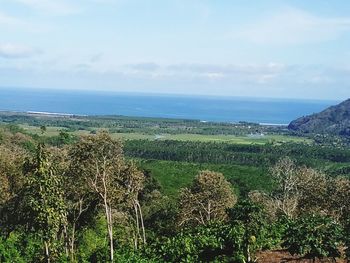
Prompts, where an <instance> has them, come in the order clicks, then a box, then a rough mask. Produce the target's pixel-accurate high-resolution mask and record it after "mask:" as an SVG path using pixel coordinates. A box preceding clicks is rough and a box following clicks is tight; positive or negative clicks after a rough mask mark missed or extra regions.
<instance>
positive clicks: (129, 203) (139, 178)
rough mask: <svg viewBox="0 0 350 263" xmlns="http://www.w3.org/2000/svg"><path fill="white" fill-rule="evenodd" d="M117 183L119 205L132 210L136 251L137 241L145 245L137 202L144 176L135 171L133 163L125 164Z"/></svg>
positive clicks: (142, 223)
mask: <svg viewBox="0 0 350 263" xmlns="http://www.w3.org/2000/svg"><path fill="white" fill-rule="evenodd" d="M118 182H119V185H120V188H121V189H122V191H123V200H122V202H121V203H122V204H123V206H124V207H126V208H127V209H130V208H132V210H133V212H130V213H129V215H133V216H132V217H133V219H134V221H135V228H136V231H135V232H136V233H135V235H134V247H135V249H137V248H138V240H141V241H142V242H143V244H146V232H145V226H144V219H143V213H142V209H141V204H140V201H139V195H140V193H141V191H142V189H143V187H144V182H145V176H144V174H143V173H142V172H141V171H139V170H138V169H137V167H136V166H135V164H134V163H125V165H124V167H123V168H122V169H121V172H120V176H119V179H118Z"/></svg>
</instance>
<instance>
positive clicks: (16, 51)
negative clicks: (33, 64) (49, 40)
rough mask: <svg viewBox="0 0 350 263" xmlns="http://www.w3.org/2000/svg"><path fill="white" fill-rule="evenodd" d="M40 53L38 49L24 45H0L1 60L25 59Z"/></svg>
mask: <svg viewBox="0 0 350 263" xmlns="http://www.w3.org/2000/svg"><path fill="white" fill-rule="evenodd" d="M38 53H40V51H39V50H38V49H34V48H32V47H28V46H24V45H15V44H0V57H2V58H26V57H31V56H33V55H36V54H38Z"/></svg>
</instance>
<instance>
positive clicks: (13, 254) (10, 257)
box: [0, 233, 26, 263]
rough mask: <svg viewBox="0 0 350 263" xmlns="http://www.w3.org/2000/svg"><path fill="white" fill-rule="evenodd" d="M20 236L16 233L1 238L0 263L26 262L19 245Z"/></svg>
mask: <svg viewBox="0 0 350 263" xmlns="http://www.w3.org/2000/svg"><path fill="white" fill-rule="evenodd" d="M17 243H18V236H17V235H16V234H14V233H11V235H10V236H9V237H8V238H6V239H4V238H1V237H0V262H4V263H5V262H17V263H22V262H23V263H24V262H26V261H25V260H24V258H23V257H22V256H21V255H20V251H19V247H18V246H17V245H18V244H17Z"/></svg>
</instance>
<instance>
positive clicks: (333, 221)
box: [0, 123, 350, 262]
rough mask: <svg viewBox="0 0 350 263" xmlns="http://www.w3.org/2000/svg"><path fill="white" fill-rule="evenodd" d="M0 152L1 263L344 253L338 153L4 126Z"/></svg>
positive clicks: (344, 165)
mask: <svg viewBox="0 0 350 263" xmlns="http://www.w3.org/2000/svg"><path fill="white" fill-rule="evenodd" d="M40 124H41V123H40ZM213 128H215V127H213ZM0 152H1V155H0V186H1V187H0V231H1V232H0V235H1V236H0V262H266V261H261V260H262V259H263V258H264V255H265V254H264V253H267V252H266V251H269V252H268V253H274V252H273V251H275V250H279V251H283V253H284V256H285V257H290V258H294V259H295V258H298V257H301V258H310V259H313V258H332V257H337V258H338V260H345V258H346V257H347V256H348V257H349V256H350V251H349V250H348V247H349V245H350V239H349V236H350V218H349V215H350V210H349V206H348V204H349V203H350V180H349V177H350V176H349V174H350V151H349V150H348V149H346V148H344V147H331V146H329V145H328V146H325V145H322V146H320V145H317V144H309V143H302V142H299V143H297V142H276V141H271V142H266V143H265V144H261V143H260V144H255V143H254V141H253V142H252V143H251V144H246V143H243V144H234V143H226V142H205V141H202V142H198V141H196V142H194V141H176V140H157V139H155V140H125V141H121V140H120V139H117V138H115V137H114V136H112V134H110V133H108V132H106V131H102V130H101V131H98V132H96V134H95V133H93V134H85V135H79V134H76V133H74V132H69V131H64V130H61V131H60V132H59V133H58V134H49V132H48V128H47V127H46V126H41V129H40V132H39V133H31V132H29V131H28V130H25V129H23V127H21V126H17V125H13V124H10V125H9V124H6V125H2V126H1V127H0ZM315 229H317V231H315ZM268 255H270V254H268ZM292 255H295V256H292Z"/></svg>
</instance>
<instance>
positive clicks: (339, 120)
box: [288, 99, 350, 136]
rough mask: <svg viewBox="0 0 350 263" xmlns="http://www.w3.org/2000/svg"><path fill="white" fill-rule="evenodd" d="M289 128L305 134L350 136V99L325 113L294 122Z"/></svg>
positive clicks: (326, 110)
mask: <svg viewBox="0 0 350 263" xmlns="http://www.w3.org/2000/svg"><path fill="white" fill-rule="evenodd" d="M288 128H289V129H290V130H294V131H300V132H304V133H328V134H337V135H343V136H350V99H348V100H346V101H344V102H342V103H340V104H338V105H336V106H331V107H329V108H327V109H325V110H324V111H322V112H320V113H316V114H312V115H309V116H305V117H301V118H299V119H296V120H294V121H292V122H291V123H290V124H289V126H288Z"/></svg>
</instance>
